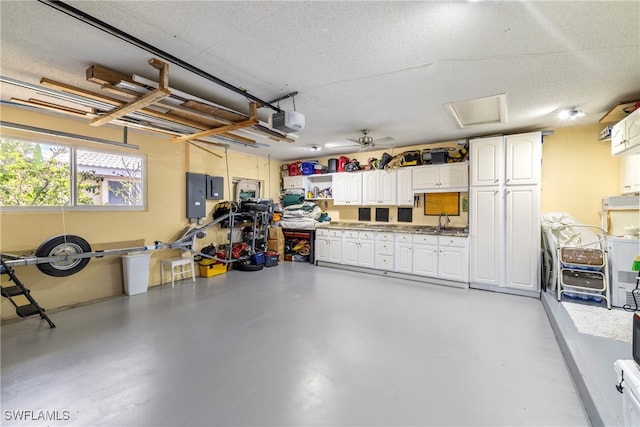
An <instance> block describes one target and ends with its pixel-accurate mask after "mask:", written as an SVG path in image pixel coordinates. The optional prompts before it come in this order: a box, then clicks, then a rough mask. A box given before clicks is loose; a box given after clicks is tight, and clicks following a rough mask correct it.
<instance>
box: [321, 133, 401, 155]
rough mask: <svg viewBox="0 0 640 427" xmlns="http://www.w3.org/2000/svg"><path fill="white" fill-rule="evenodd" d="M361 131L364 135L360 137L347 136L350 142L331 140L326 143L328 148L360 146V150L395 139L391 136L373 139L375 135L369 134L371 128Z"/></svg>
mask: <svg viewBox="0 0 640 427" xmlns="http://www.w3.org/2000/svg"><path fill="white" fill-rule="evenodd" d="M361 132H362V136H361V137H359V138H347V141H350V142H345V143H343V142H329V143H327V144H325V145H326V147H327V148H346V147H358V148H359V149H360V150H366V149H369V148H373V147H376V146H379V145H384V144H386V143H389V142H391V141H393V138H392V137H390V136H385V137H384V138H376V139H373V137H371V136H369V132H371V130H369V129H361ZM354 143H355V144H354Z"/></svg>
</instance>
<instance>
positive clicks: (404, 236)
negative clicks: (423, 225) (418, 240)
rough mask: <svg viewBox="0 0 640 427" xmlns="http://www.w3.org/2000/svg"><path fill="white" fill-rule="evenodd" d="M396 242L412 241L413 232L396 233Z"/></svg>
mask: <svg viewBox="0 0 640 427" xmlns="http://www.w3.org/2000/svg"><path fill="white" fill-rule="evenodd" d="M396 242H398V243H413V234H408V233H396Z"/></svg>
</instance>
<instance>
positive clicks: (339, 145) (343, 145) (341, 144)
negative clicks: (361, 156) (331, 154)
mask: <svg viewBox="0 0 640 427" xmlns="http://www.w3.org/2000/svg"><path fill="white" fill-rule="evenodd" d="M354 142H355V144H354ZM354 142H350V141H344V142H327V143H326V144H324V146H325V147H327V148H346V147H358V146H360V144H358V143H357V141H354Z"/></svg>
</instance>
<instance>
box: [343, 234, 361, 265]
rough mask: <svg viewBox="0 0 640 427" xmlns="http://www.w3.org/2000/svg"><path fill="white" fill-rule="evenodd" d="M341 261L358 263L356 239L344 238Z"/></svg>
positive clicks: (352, 263)
mask: <svg viewBox="0 0 640 427" xmlns="http://www.w3.org/2000/svg"><path fill="white" fill-rule="evenodd" d="M343 242H344V246H343V248H344V252H343V254H342V255H343V257H342V261H343V262H344V263H345V264H350V265H358V239H350V238H345V239H344V240H343Z"/></svg>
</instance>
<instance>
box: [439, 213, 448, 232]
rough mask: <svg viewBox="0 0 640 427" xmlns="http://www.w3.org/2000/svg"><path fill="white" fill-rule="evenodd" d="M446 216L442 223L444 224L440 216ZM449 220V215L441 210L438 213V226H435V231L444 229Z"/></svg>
mask: <svg viewBox="0 0 640 427" xmlns="http://www.w3.org/2000/svg"><path fill="white" fill-rule="evenodd" d="M443 216H444V217H445V218H446V222H445V223H444V225H443V224H442V217H443ZM450 222H451V220H450V219H449V215H447V214H446V213H444V212H442V213H441V214H440V215H438V226H437V227H436V230H437V231H440V230H444V229H445V228H447V224H449V223H450Z"/></svg>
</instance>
